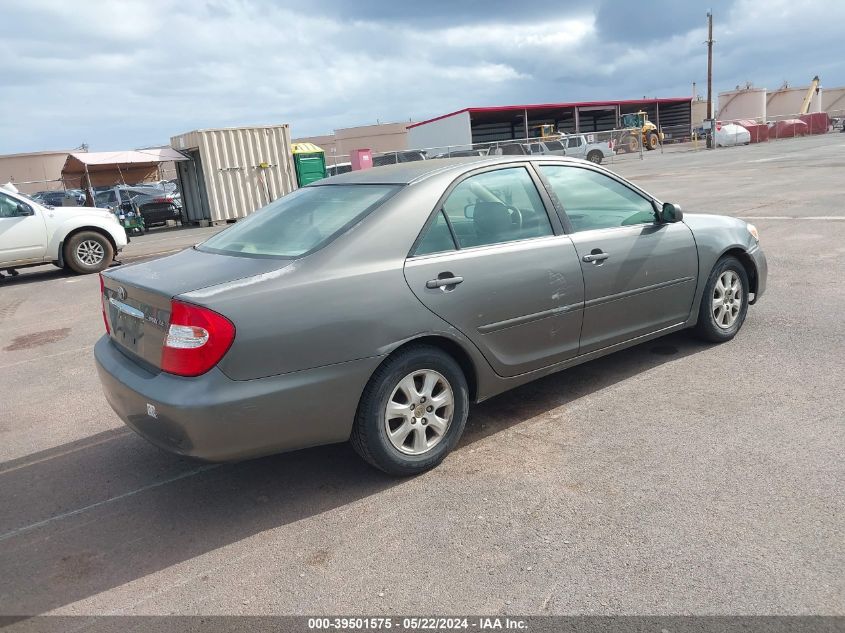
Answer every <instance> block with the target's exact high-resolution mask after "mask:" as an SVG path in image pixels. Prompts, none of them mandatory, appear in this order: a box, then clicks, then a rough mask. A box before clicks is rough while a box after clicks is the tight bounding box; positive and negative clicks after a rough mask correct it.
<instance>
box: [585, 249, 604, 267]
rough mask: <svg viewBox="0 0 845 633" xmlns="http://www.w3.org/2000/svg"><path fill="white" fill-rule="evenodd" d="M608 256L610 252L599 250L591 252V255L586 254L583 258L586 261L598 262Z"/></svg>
mask: <svg viewBox="0 0 845 633" xmlns="http://www.w3.org/2000/svg"><path fill="white" fill-rule="evenodd" d="M608 257H610V254H609V253H602V252H601V251H599V252H598V253H590V254H589V255H584V257H582V258H581V259H582V260H583V261H585V262H593V263H594V264H598V263H599V262H603V261H604V260H606V259H607V258H608Z"/></svg>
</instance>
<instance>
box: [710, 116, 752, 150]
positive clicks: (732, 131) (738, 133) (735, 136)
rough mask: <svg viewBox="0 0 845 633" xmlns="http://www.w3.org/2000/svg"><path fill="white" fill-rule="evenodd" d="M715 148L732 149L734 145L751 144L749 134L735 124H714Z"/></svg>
mask: <svg viewBox="0 0 845 633" xmlns="http://www.w3.org/2000/svg"><path fill="white" fill-rule="evenodd" d="M714 138H715V139H716V147H732V146H734V145H748V144H749V143H750V142H751V132H749V131H748V130H746V129H745V128H744V127H742V126H741V125H737V124H736V123H719V122H717V123H716V133H715V135H714Z"/></svg>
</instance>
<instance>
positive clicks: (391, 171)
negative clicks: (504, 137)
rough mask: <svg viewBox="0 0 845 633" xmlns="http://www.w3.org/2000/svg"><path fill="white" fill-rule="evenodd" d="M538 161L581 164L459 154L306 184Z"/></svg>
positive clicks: (418, 176)
mask: <svg viewBox="0 0 845 633" xmlns="http://www.w3.org/2000/svg"><path fill="white" fill-rule="evenodd" d="M533 160H541V161H544V162H548V161H549V160H555V161H560V162H567V163H583V162H584V161H582V160H580V159H577V158H565V157H550V156H536V157H532V156H524V155H514V156H462V157H459V158H432V159H430V160H418V161H413V162H409V163H398V164H396V165H385V166H383V167H373V168H371V169H362V170H358V171H351V172H348V173H345V174H338V175H337V176H332V177H330V178H324V179H322V180H318V181H316V182H314V183H312V184H310V185H308V186H309V187H314V186H318V187H319V186H322V185H347V184H349V185H376V184H378V185H407V184H410V183H412V182H416V181H418V180H423V179H424V178H428V177H430V176H433V175H435V174H441V173H444V172H449V171H455V172H460V171H465V170H466V168H467V167H477V166H484V165H495V164H500V163H502V164H504V163H524V162H526V161H533Z"/></svg>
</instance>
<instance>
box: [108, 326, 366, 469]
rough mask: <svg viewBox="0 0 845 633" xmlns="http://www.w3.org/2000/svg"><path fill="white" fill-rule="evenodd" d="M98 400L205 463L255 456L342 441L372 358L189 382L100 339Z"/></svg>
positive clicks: (146, 433)
mask: <svg viewBox="0 0 845 633" xmlns="http://www.w3.org/2000/svg"><path fill="white" fill-rule="evenodd" d="M94 357H95V359H96V362H97V371H98V373H99V375H100V381H101V382H102V385H103V391H104V392H105V395H106V399H107V400H108V402H109V404H110V405H111V407H112V408H113V409H114V410H115V412H116V413H117V414H118V415H119V416H120V418H121V419H122V420H123V421H124V422H125V423H126V424H127V425H128V426H129V427H130V428H132V429H133V430H134V431H135V432H136V433H138V434H139V435H141V436H142V437H144V438H145V439H147V440H149V441H150V442H152V443H153V444H155V445H156V446H159V447H160V448H162V449H164V450H167V451H170V452H172V453H177V454H179V455H186V456H191V457H197V458H200V459H205V460H209V461H229V460H238V459H245V458H250V457H259V456H261V455H269V454H273V453H279V452H283V451H288V450H294V449H298V448H305V447H308V446H316V445H319V444H331V443H334V442H343V441H346V440H347V439H348V438H349V434H350V431H351V429H352V422H353V420H354V417H355V411H356V409H357V407H358V400H359V399H360V396H361V392H362V391H363V389H364V386H365V385H366V383H367V380H369V377H370V375H371V374H372V372H373V371H374V370H375V368H376V367H377V366H378V364H379V362H380V361H381V359H380V358H378V357H374V358H367V359H363V360H357V361H350V362H347V363H338V364H335V365H329V366H326V367H320V368H316V369H309V370H304V371H298V372H292V373H289V374H283V375H279V376H270V377H267V378H259V379H256V380H243V381H239V380H231V379H230V378H228V377H227V376H226V375H225V374H224V373H223V372H222V371H220V370H219V369H218V368H216V367H215V368H214V369H212V370H211V371H210V372H208V373H207V374H204V375H202V376H199V377H197V378H182V377H179V376H174V375H171V374H166V373H163V372H159V373H157V374H156V373H151V372H149V371H147V370H146V369H144V368H143V367H141V366H140V365H138V364H137V363H135V362H134V361H132V360H130V359H129V358H128V357H127V356H125V355H124V354H123V353H122V352H121V351H120V350H119V349H118V348H117V347H116V346H115V345H114V344H113V343H112V342H111V341H110V340H109V338H108V336H103V337H102V338H101V339H100V340H99V341H98V342H97V344H96V346H95V347H94Z"/></svg>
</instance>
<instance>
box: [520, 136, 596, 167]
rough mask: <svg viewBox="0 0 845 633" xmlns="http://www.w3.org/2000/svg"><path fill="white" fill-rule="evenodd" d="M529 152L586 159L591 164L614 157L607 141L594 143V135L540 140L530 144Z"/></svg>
mask: <svg viewBox="0 0 845 633" xmlns="http://www.w3.org/2000/svg"><path fill="white" fill-rule="evenodd" d="M528 151H529V152H530V153H532V154H544V155H550V156H570V157H572V158H585V159H587V160H588V161H590V162H591V163H596V164H599V163H601V161H602V159H604V158H609V157H610V156H613V150H612V149H611V147H610V143H608V142H607V141H594V140H593V139H592V135H587V134H567V135H565V136H561V138H560V140H550V139H546V140H542V141H540V140H538V141H532V142H531V143H529V144H528Z"/></svg>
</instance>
